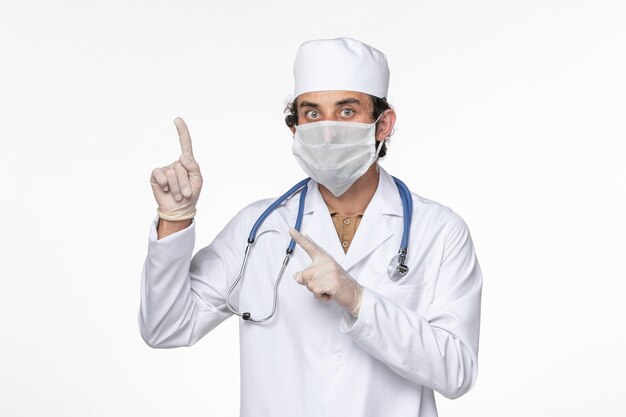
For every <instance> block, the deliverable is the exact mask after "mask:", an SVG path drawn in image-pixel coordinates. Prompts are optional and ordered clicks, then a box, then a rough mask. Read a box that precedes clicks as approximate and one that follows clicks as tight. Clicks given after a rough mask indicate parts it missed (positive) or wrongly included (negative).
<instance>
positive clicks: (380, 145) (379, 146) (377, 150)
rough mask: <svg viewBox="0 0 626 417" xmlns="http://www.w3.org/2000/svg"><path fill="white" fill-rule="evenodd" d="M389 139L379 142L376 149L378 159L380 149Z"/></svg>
mask: <svg viewBox="0 0 626 417" xmlns="http://www.w3.org/2000/svg"><path fill="white" fill-rule="evenodd" d="M386 141H387V139H383V140H381V141H379V142H378V146H377V147H376V157H377V158H378V154H379V153H380V149H381V148H382V147H383V143H385V142H386Z"/></svg>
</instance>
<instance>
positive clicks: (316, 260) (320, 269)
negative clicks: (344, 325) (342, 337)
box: [289, 228, 363, 317]
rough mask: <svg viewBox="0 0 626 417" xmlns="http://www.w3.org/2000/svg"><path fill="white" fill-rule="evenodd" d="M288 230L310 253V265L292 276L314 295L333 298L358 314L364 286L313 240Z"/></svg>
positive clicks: (317, 297)
mask: <svg viewBox="0 0 626 417" xmlns="http://www.w3.org/2000/svg"><path fill="white" fill-rule="evenodd" d="M289 234H290V235H291V237H292V238H293V239H294V240H295V241H296V243H297V244H298V245H299V246H300V247H301V248H302V249H304V251H305V252H306V253H308V254H309V256H310V257H311V261H312V262H311V265H309V267H308V268H306V269H305V270H303V271H300V272H296V273H295V274H294V275H293V278H294V279H295V280H296V282H298V283H299V284H302V285H306V287H307V288H308V289H309V291H311V292H312V293H313V294H314V295H315V299H316V300H324V301H330V300H334V301H335V302H336V303H337V304H339V305H340V306H341V307H343V308H344V309H346V310H347V311H349V312H350V313H351V314H352V315H353V316H355V317H356V316H357V315H358V313H359V309H360V307H361V298H362V297H363V286H362V285H361V284H360V283H359V282H358V281H356V280H355V279H354V278H352V277H351V276H350V275H349V274H348V273H347V272H346V271H344V269H343V268H342V267H341V266H340V265H339V264H338V263H337V262H336V261H335V260H334V259H333V258H332V256H330V255H329V254H327V253H326V252H325V251H324V250H323V249H322V248H320V247H319V246H317V244H316V243H315V242H313V241H312V240H311V239H309V238H308V237H306V236H305V235H303V234H302V233H300V232H299V231H297V230H296V229H294V228H290V229H289Z"/></svg>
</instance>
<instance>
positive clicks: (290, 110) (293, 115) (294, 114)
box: [284, 94, 394, 158]
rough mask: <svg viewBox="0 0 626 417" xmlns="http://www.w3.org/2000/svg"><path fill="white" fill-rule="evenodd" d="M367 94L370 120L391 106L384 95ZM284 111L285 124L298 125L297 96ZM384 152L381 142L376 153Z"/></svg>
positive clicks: (382, 153)
mask: <svg viewBox="0 0 626 417" xmlns="http://www.w3.org/2000/svg"><path fill="white" fill-rule="evenodd" d="M368 96H369V98H370V100H371V103H372V120H376V119H377V118H378V116H380V115H381V114H382V113H383V112H384V111H385V110H387V109H390V108H391V106H390V105H389V103H388V102H387V98H386V97H383V98H380V97H376V96H373V95H371V94H368ZM284 112H285V113H287V116H285V123H286V124H287V126H289V127H294V126H297V125H298V98H297V97H296V98H295V99H294V100H293V101H291V102H289V103H287V106H286V107H285V110H284ZM376 126H377V127H378V122H376ZM393 133H394V130H393V129H392V130H391V133H390V134H389V136H391V135H393ZM377 145H378V144H377V143H375V144H374V148H376V147H377ZM386 154H387V144H386V143H383V145H382V146H381V147H380V152H379V153H378V156H379V157H380V158H382V157H384V156H385V155H386Z"/></svg>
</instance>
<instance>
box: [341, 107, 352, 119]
mask: <svg viewBox="0 0 626 417" xmlns="http://www.w3.org/2000/svg"><path fill="white" fill-rule="evenodd" d="M340 114H341V116H342V117H351V116H352V115H354V110H352V109H350V108H345V109H341V112H340Z"/></svg>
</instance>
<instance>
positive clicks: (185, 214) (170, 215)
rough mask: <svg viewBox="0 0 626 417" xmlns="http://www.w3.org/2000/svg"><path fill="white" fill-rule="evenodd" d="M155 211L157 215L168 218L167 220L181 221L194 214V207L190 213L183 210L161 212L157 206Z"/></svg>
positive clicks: (164, 218)
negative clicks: (178, 211)
mask: <svg viewBox="0 0 626 417" xmlns="http://www.w3.org/2000/svg"><path fill="white" fill-rule="evenodd" d="M157 213H158V214H159V217H160V218H161V219H163V220H169V221H174V222H177V221H181V220H188V219H191V218H193V217H194V216H195V215H196V209H195V208H194V209H193V211H192V212H191V213H189V212H183V213H176V212H174V213H163V212H162V211H161V210H159V208H158V207H157Z"/></svg>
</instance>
